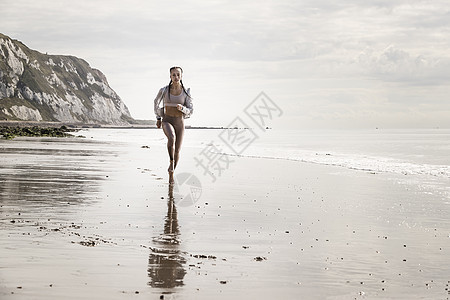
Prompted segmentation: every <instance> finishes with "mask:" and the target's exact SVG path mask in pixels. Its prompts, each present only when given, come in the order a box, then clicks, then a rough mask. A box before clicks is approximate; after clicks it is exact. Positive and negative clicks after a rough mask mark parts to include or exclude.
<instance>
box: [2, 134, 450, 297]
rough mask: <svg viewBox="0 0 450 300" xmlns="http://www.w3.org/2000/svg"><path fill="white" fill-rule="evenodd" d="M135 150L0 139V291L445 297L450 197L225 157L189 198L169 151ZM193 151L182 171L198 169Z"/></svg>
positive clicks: (388, 181) (370, 178)
mask: <svg viewBox="0 0 450 300" xmlns="http://www.w3.org/2000/svg"><path fill="white" fill-rule="evenodd" d="M149 134H150V133H149ZM142 146H145V144H144V142H138V143H131V144H130V143H127V142H126V141H122V142H107V141H104V140H102V139H96V138H95V137H94V138H89V137H88V138H86V139H76V138H64V139H57V138H46V139H43V138H18V139H15V140H12V141H5V140H1V141H0V155H1V158H0V162H1V164H0V197H1V198H0V213H1V215H0V298H1V299H128V298H133V299H161V297H164V299H212V298H214V299H274V298H276V299H279V298H281V299H448V298H449V297H450V294H449V284H450V283H449V281H450V270H449V268H448V266H449V265H450V264H449V263H450V258H449V257H450V251H449V250H450V236H449V234H450V232H449V228H450V220H449V218H448V215H449V212H450V209H449V203H448V199H447V202H443V199H442V198H438V197H436V196H433V195H430V194H426V193H422V192H421V191H420V190H415V189H414V188H413V187H411V186H405V185H401V184H398V183H397V182H396V180H395V178H393V177H389V176H388V175H386V174H371V173H366V172H361V171H354V170H347V169H343V168H339V167H331V166H321V165H314V164H305V163H301V162H292V161H286V160H276V159H262V158H244V157H233V158H232V159H233V160H234V162H233V163H232V164H231V165H230V167H229V168H228V169H227V170H226V172H223V174H222V175H221V176H220V178H217V180H216V181H215V182H211V180H210V179H209V178H207V177H202V176H201V175H202V174H201V172H200V173H199V174H197V173H196V174H197V177H198V178H199V179H200V183H201V189H200V190H197V191H194V192H195V193H196V195H199V193H201V196H200V198H199V199H189V201H187V200H186V198H187V195H188V194H189V195H192V194H190V193H189V192H188V191H189V188H192V187H197V188H198V189H199V188H200V186H195V184H194V185H191V186H188V185H187V184H184V183H181V182H180V180H182V179H183V178H181V177H179V178H178V181H177V184H176V185H175V186H174V189H171V188H170V186H169V185H168V184H167V172H166V169H167V165H168V164H167V157H166V152H165V151H166V150H165V146H164V145H163V144H161V145H151V146H149V147H142ZM198 150H199V149H195V148H190V147H184V148H183V150H182V151H183V152H182V155H183V157H182V161H181V163H180V165H179V168H178V170H177V174H193V170H196V171H198V167H196V163H195V161H194V160H193V159H192V157H194V156H195V155H196V153H198ZM249 170H255V171H254V172H250V171H249ZM191 191H192V189H191ZM191 200H194V201H191Z"/></svg>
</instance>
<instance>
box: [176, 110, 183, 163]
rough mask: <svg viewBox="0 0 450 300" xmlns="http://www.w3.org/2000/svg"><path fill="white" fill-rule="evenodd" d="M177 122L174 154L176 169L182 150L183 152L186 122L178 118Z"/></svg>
mask: <svg viewBox="0 0 450 300" xmlns="http://www.w3.org/2000/svg"><path fill="white" fill-rule="evenodd" d="M177 121H178V122H176V124H175V125H176V126H174V128H175V135H176V139H175V152H174V169H175V168H176V167H177V164H178V160H179V159H180V150H181V143H182V142H183V137H184V120H183V118H178V120H177Z"/></svg>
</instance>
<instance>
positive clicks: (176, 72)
mask: <svg viewBox="0 0 450 300" xmlns="http://www.w3.org/2000/svg"><path fill="white" fill-rule="evenodd" d="M181 76H182V73H181V69H180V68H175V69H172V70H171V71H170V79H172V82H176V83H179V82H180V81H181Z"/></svg>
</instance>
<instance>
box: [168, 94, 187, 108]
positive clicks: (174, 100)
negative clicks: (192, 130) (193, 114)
mask: <svg viewBox="0 0 450 300" xmlns="http://www.w3.org/2000/svg"><path fill="white" fill-rule="evenodd" d="M168 94H169V93H167V92H165V93H164V106H173V107H176V106H177V105H178V104H181V105H184V104H185V102H186V97H187V95H186V93H185V92H184V91H182V92H181V94H180V95H178V96H174V95H172V94H170V99H169V95H168Z"/></svg>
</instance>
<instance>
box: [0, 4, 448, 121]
mask: <svg viewBox="0 0 450 300" xmlns="http://www.w3.org/2000/svg"><path fill="white" fill-rule="evenodd" d="M0 7H1V18H0V32H1V33H3V34H6V35H8V36H10V37H11V38H13V39H18V40H20V41H22V42H23V43H24V44H26V45H27V46H28V47H30V48H32V49H35V50H38V51H40V52H43V53H45V52H48V54H67V55H74V56H77V57H80V58H83V59H85V60H86V61H87V62H88V63H89V64H90V65H91V67H93V68H97V69H99V70H101V71H102V72H103V73H104V74H105V75H106V77H107V78H108V81H109V83H110V85H111V87H112V88H113V89H114V90H115V91H116V92H117V93H118V94H119V95H120V97H121V98H122V100H123V101H124V102H125V104H126V105H127V106H128V108H129V109H130V112H131V114H132V115H133V117H135V118H138V119H153V118H154V115H153V108H152V103H153V99H154V98H155V96H156V94H157V92H158V89H159V88H160V87H162V86H164V85H165V84H167V83H168V81H169V73H168V69H169V68H170V67H171V66H173V65H181V66H182V67H183V69H184V80H183V82H184V83H185V85H186V86H189V87H191V90H192V96H193V97H194V105H195V113H194V115H193V116H192V118H191V119H190V120H189V121H188V123H187V124H190V125H219V126H226V125H228V124H229V122H231V121H232V120H233V119H234V118H235V117H236V116H238V115H241V114H242V111H243V109H244V108H245V107H246V106H247V104H249V103H250V102H251V101H252V100H253V99H254V98H255V97H256V96H257V95H258V94H259V93H260V92H261V91H264V92H265V93H266V94H267V95H268V96H269V97H270V98H271V99H272V100H273V101H274V102H276V103H277V104H278V106H280V107H281V109H282V110H283V115H282V117H280V118H279V119H277V120H275V121H274V126H277V127H282V128H287V127H291V128H375V127H379V128H408V127H413V128H435V127H440V128H444V127H446V128H450V5H449V2H448V0H432V1H419V0H405V1H403V0H365V1H361V0H340V1H332V0H270V1H264V0H261V1H250V0H236V1H225V0H210V1H205V0H184V1H174V0H172V1H153V0H127V1H123V0H89V1H87V0H78V1H72V0H70V1H69V0H39V1H35V0H0Z"/></svg>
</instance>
